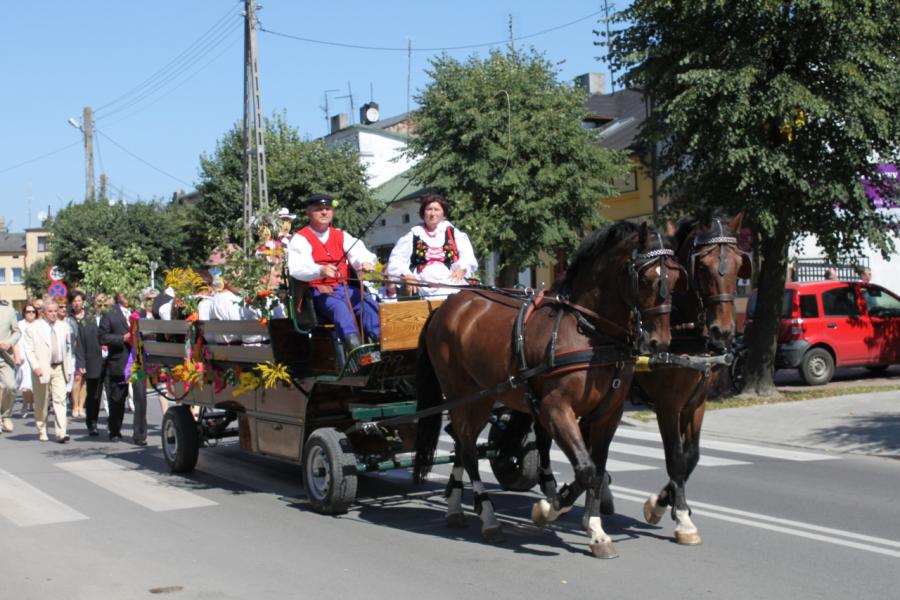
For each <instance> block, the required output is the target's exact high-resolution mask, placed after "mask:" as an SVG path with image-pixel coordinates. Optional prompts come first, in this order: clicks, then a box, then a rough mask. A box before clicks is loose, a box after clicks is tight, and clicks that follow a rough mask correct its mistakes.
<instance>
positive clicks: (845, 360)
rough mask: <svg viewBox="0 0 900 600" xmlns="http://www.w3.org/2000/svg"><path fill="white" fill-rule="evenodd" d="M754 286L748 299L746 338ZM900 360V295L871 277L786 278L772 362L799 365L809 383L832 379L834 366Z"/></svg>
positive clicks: (877, 366)
mask: <svg viewBox="0 0 900 600" xmlns="http://www.w3.org/2000/svg"><path fill="white" fill-rule="evenodd" d="M755 308H756V291H755V290H754V291H753V293H752V295H751V296H750V300H749V302H748V303H747V320H746V321H745V323H744V336H745V337H746V338H747V339H749V335H750V332H751V329H752V325H753V312H754V310H755ZM895 363H900V297H898V296H897V295H896V294H893V293H892V292H889V291H888V290H886V289H884V288H882V287H880V286H877V285H874V284H870V283H861V282H846V281H813V282H806V283H788V284H787V285H786V286H785V290H784V299H783V301H782V310H781V324H780V326H779V330H778V351H777V353H776V355H775V367H776V368H781V369H789V368H796V369H799V370H800V375H801V376H802V377H803V380H804V381H806V383H808V384H809V385H823V384H825V383H828V382H829V381H830V380H831V377H832V375H834V368H835V367H836V366H837V367H851V366H852V367H856V366H863V367H867V368H869V369H872V370H883V369H886V368H887V367H888V366H890V365H892V364H895Z"/></svg>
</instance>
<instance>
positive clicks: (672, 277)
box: [415, 223, 687, 558]
mask: <svg viewBox="0 0 900 600" xmlns="http://www.w3.org/2000/svg"><path fill="white" fill-rule="evenodd" d="M673 254H674V253H673V251H672V250H670V249H668V247H667V245H666V243H665V241H664V239H663V236H662V235H660V234H658V233H656V232H655V231H653V230H652V229H651V228H649V227H647V226H646V225H642V226H641V227H640V228H638V227H637V226H636V225H633V224H630V223H617V224H615V225H612V226H610V227H607V228H605V229H602V230H599V231H596V232H594V233H592V234H591V235H590V236H589V237H588V238H587V239H586V240H585V241H584V243H582V245H581V247H580V248H579V250H578V251H577V252H576V254H575V256H574V257H573V259H572V264H571V266H570V267H569V269H568V270H567V271H566V273H565V275H564V277H562V278H560V280H559V281H557V283H556V284H554V286H553V288H551V290H549V291H548V292H547V293H545V294H541V295H540V296H539V297H538V298H536V299H535V298H532V299H528V300H523V298H522V297H521V296H518V297H515V296H510V295H506V294H503V293H499V292H497V291H488V290H476V289H472V290H463V291H461V292H459V293H457V294H455V295H453V296H451V297H450V298H449V299H448V300H447V301H446V302H445V303H444V305H443V306H442V307H441V308H440V309H439V310H438V311H436V312H435V313H434V314H433V315H432V318H431V319H430V320H429V322H428V323H427V324H426V326H425V328H424V330H423V331H422V335H421V338H420V342H419V371H418V381H417V385H418V394H419V396H418V408H419V410H425V409H429V408H436V407H440V406H442V405H443V404H444V403H445V400H444V398H443V397H442V395H443V396H445V397H446V403H447V405H448V406H449V407H450V408H449V413H450V421H451V432H452V436H453V438H454V441H455V446H456V458H455V463H454V467H453V471H452V474H451V476H450V481H449V483H448V486H447V497H448V501H447V516H446V519H447V524H448V526H450V527H458V526H462V525H464V524H465V516H464V514H463V509H462V486H463V483H462V479H463V468H465V471H466V472H467V473H468V475H469V479H470V480H471V481H472V487H473V492H474V495H475V507H476V512H477V513H478V514H479V515H480V516H481V520H482V535H483V537H484V538H485V539H486V540H488V541H499V540H502V539H503V535H502V531H501V528H500V523H499V521H498V520H497V517H496V516H495V514H494V509H493V505H492V503H491V501H490V498H489V497H488V495H487V494H486V493H485V490H484V486H483V484H482V483H481V478H480V475H479V472H478V458H477V452H476V442H477V439H478V435H479V433H481V431H482V429H484V426H485V425H486V424H487V422H488V420H489V418H490V415H491V409H492V406H493V404H494V402H495V401H499V402H502V403H503V404H505V405H506V406H508V407H510V408H512V409H513V410H515V411H520V412H524V413H529V414H532V415H534V416H535V417H536V419H537V421H538V422H539V423H540V424H541V426H542V427H543V428H544V430H545V431H547V432H549V433H550V435H551V436H552V438H553V439H554V440H555V441H556V443H557V444H558V445H559V447H560V448H561V449H562V451H563V452H564V453H565V454H566V456H567V458H568V459H569V461H570V462H571V463H572V466H573V469H574V471H575V482H574V483H572V484H570V485H569V486H565V487H564V488H563V490H562V491H561V492H560V494H559V495H558V496H557V497H556V498H555V499H554V502H553V503H552V504H549V503H546V502H545V504H546V506H537V505H536V507H535V511H534V512H533V514H535V515H538V514H540V516H539V517H538V519H539V520H549V519H552V518H555V517H556V516H557V515H559V514H562V513H564V512H566V511H567V510H569V509H570V508H571V506H572V504H573V503H574V502H575V500H576V499H577V498H578V496H579V495H580V494H581V493H582V492H583V491H585V490H592V491H593V492H594V497H598V496H599V490H600V484H601V479H602V474H603V473H604V469H605V465H606V455H607V448H608V446H609V442H610V440H611V439H612V436H613V434H614V433H615V430H616V426H617V425H618V423H619V419H620V418H621V415H622V409H623V406H624V401H625V397H626V395H627V390H628V387H629V386H630V383H631V376H632V373H633V369H634V362H635V355H636V353H637V352H638V351H644V350H652V349H656V348H664V347H665V346H667V345H668V343H669V340H670V331H669V311H670V310H671V304H670V298H671V293H672V292H673V291H683V290H685V289H686V288H687V283H686V277H685V276H684V271H683V269H681V267H680V266H679V265H678V264H677V262H676V261H675V260H674V258H673V256H672V255H673ZM531 365H536V366H531ZM579 418H582V419H583V422H584V423H589V429H590V439H591V441H592V443H591V447H590V448H588V447H586V445H585V441H584V438H583V436H582V433H581V431H580V429H579V423H578V419H579ZM440 427H441V414H440V413H436V414H433V415H431V416H427V417H422V418H420V419H419V422H418V425H417V430H416V464H415V480H416V481H421V480H422V479H423V478H424V477H425V476H426V475H427V473H428V471H429V470H430V468H431V465H432V462H433V458H434V452H435V448H436V447H437V441H438V437H439V434H440ZM542 502H544V501H542ZM585 529H586V530H587V531H588V533H589V534H590V538H591V541H590V547H591V551H592V552H593V553H594V555H595V556H598V557H604V558H611V557H614V556H617V552H616V549H615V546H614V545H613V543H612V540H611V538H610V537H609V536H608V535H607V534H606V533H605V532H604V531H603V528H602V526H601V521H600V515H599V511H592V512H591V513H590V515H586V519H585Z"/></svg>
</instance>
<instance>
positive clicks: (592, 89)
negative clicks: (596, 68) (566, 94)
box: [575, 73, 606, 96]
mask: <svg viewBox="0 0 900 600" xmlns="http://www.w3.org/2000/svg"><path fill="white" fill-rule="evenodd" d="M575 83H576V85H578V86H579V87H580V88H581V89H583V90H584V91H586V92H587V93H588V95H589V96H596V95H598V94H605V93H606V82H605V77H604V75H603V73H585V74H584V75H579V76H578V77H576V78H575Z"/></svg>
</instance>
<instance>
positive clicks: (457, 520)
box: [447, 513, 467, 529]
mask: <svg viewBox="0 0 900 600" xmlns="http://www.w3.org/2000/svg"><path fill="white" fill-rule="evenodd" d="M466 525H467V523H466V515H464V514H463V513H451V514H449V515H447V527H448V528H450V529H464V528H465V527H466Z"/></svg>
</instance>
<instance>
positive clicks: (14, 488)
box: [0, 469, 88, 527]
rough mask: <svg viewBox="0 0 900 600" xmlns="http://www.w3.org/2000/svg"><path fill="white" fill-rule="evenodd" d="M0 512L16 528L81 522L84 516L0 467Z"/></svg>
mask: <svg viewBox="0 0 900 600" xmlns="http://www.w3.org/2000/svg"><path fill="white" fill-rule="evenodd" d="M0 515H2V516H4V517H6V518H7V519H9V520H10V521H12V522H13V523H15V524H16V525H18V526H19V527H33V526H35V525H49V524H51V523H65V522H68V521H84V520H85V519H87V518H88V517H87V516H85V515H83V514H81V513H80V512H78V511H77V510H75V509H74V508H71V507H70V506H67V505H65V504H63V503H62V502H60V501H59V500H57V499H56V498H53V497H52V496H50V495H48V494H45V493H44V492H42V491H41V490H39V489H38V488H36V487H34V486H33V485H31V484H29V483H27V482H26V481H24V480H22V479H20V478H18V477H16V476H15V475H13V474H11V473H8V472H6V471H4V470H3V469H0Z"/></svg>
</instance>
